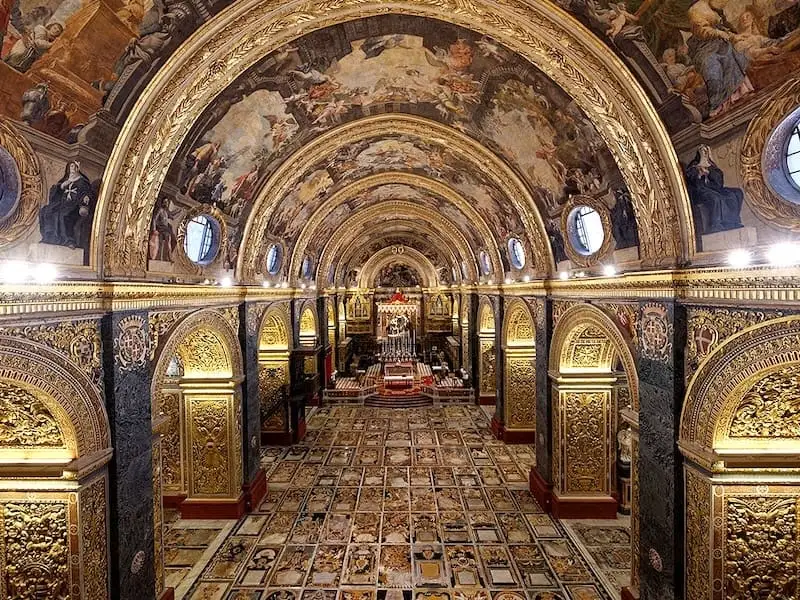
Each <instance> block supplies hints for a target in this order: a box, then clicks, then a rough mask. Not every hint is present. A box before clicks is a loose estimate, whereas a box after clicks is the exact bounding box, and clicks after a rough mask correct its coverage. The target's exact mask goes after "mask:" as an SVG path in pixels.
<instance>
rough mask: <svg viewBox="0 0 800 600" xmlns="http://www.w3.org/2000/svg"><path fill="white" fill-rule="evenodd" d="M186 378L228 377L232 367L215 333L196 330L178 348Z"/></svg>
mask: <svg viewBox="0 0 800 600" xmlns="http://www.w3.org/2000/svg"><path fill="white" fill-rule="evenodd" d="M178 356H180V358H181V363H182V364H183V368H184V372H185V374H186V376H187V377H230V376H231V375H232V373H233V365H232V364H231V358H230V355H229V350H228V348H227V347H226V345H225V341H224V340H223V338H222V337H221V336H220V335H219V334H218V333H217V332H215V331H213V330H211V329H205V328H197V329H194V330H192V331H190V332H189V333H188V334H187V335H186V337H185V338H184V339H183V341H182V342H181V344H180V345H179V346H178Z"/></svg>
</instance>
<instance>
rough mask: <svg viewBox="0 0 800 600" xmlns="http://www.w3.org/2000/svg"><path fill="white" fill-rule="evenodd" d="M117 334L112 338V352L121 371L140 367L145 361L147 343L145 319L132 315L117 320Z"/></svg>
mask: <svg viewBox="0 0 800 600" xmlns="http://www.w3.org/2000/svg"><path fill="white" fill-rule="evenodd" d="M118 327H119V335H118V336H117V338H116V339H115V340H114V354H115V357H116V360H117V362H118V363H119V368H120V370H121V371H134V370H136V369H141V368H142V367H144V365H145V363H146V362H147V352H148V349H149V343H148V339H147V334H146V333H145V320H144V319H143V318H142V317H140V316H138V315H132V316H130V317H125V318H124V319H122V320H121V321H120V322H119V325H118Z"/></svg>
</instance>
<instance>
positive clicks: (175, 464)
mask: <svg viewBox="0 0 800 600" xmlns="http://www.w3.org/2000/svg"><path fill="white" fill-rule="evenodd" d="M156 396H157V398H158V408H159V412H160V413H161V414H162V415H164V417H166V418H167V423H166V425H165V426H164V433H163V434H162V441H163V444H162V445H161V446H160V448H161V480H162V483H163V487H164V491H165V492H167V493H170V494H181V493H186V474H185V467H184V465H185V461H184V446H185V440H184V436H183V431H184V425H183V420H182V418H181V403H182V400H181V392H180V391H179V390H169V391H168V390H160V391H158V392H157V393H156Z"/></svg>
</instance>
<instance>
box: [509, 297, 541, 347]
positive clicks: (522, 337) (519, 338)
mask: <svg viewBox="0 0 800 600" xmlns="http://www.w3.org/2000/svg"><path fill="white" fill-rule="evenodd" d="M533 323H534V321H533V315H532V314H531V310H530V308H529V307H528V305H527V304H526V303H525V302H524V301H523V300H521V299H519V298H514V299H513V300H512V301H511V302H510V304H509V305H508V308H507V309H506V313H505V323H503V343H504V344H505V345H506V347H510V346H519V347H531V346H532V347H534V348H535V347H536V327H535V326H534V324H533Z"/></svg>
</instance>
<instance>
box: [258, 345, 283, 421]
mask: <svg viewBox="0 0 800 600" xmlns="http://www.w3.org/2000/svg"><path fill="white" fill-rule="evenodd" d="M287 383H289V365H288V363H287V362H286V361H285V360H281V361H263V360H262V361H259V364H258V399H259V404H260V406H261V428H262V429H263V430H265V431H266V430H269V429H273V430H274V429H275V426H277V428H278V429H280V430H281V431H282V430H283V426H284V425H285V423H284V419H283V418H282V416H283V410H282V408H283V407H282V403H281V398H282V396H281V387H283V386H284V385H285V384H287ZM276 413H277V414H279V415H281V418H280V419H278V421H279V422H275V421H276V420H275V418H273V416H274V415H275V414H276ZM268 425H269V426H268Z"/></svg>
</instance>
